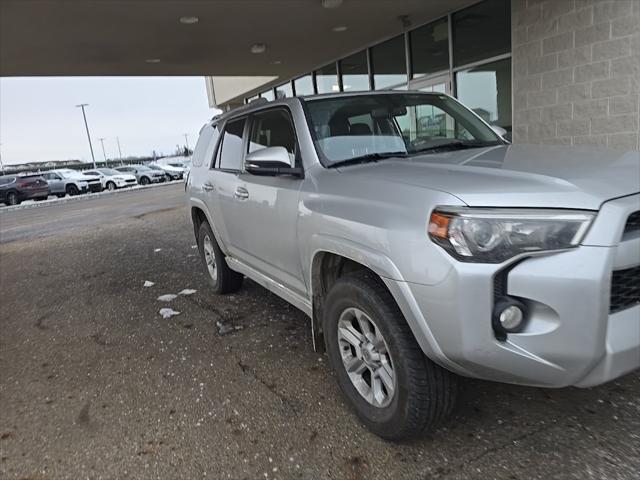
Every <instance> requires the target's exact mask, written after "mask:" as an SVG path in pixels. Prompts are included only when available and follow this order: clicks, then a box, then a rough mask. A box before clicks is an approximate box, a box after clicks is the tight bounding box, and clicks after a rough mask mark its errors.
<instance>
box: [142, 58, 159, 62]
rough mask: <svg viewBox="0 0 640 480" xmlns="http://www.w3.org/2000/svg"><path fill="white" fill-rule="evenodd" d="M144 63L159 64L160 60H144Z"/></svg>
mask: <svg viewBox="0 0 640 480" xmlns="http://www.w3.org/2000/svg"><path fill="white" fill-rule="evenodd" d="M145 62H147V63H160V59H159V58H147V59H146V60H145Z"/></svg>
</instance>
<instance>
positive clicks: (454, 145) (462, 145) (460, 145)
mask: <svg viewBox="0 0 640 480" xmlns="http://www.w3.org/2000/svg"><path fill="white" fill-rule="evenodd" d="M496 145H501V144H500V143H499V142H450V143H443V144H441V145H434V146H432V147H426V148H420V149H418V150H412V151H411V152H410V153H411V155H415V154H418V153H426V152H439V151H445V152H446V151H448V150H465V149H467V148H482V147H495V146H496Z"/></svg>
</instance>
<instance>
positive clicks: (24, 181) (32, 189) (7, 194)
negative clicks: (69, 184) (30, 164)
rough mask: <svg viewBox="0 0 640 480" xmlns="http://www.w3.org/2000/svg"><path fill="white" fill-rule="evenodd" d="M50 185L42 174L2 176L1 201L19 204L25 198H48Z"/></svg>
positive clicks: (0, 186)
mask: <svg viewBox="0 0 640 480" xmlns="http://www.w3.org/2000/svg"><path fill="white" fill-rule="evenodd" d="M49 193H50V190H49V185H48V184H47V181H46V180H45V179H44V178H43V177H42V175H39V174H38V175H6V176H2V177H0V202H2V203H6V204H7V205H19V204H20V202H23V201H24V200H46V199H47V198H48V197H49Z"/></svg>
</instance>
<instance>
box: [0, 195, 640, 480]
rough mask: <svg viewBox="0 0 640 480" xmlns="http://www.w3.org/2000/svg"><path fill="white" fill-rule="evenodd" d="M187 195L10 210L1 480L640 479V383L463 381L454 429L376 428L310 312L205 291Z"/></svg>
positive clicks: (0, 386) (0, 235)
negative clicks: (398, 437)
mask: <svg viewBox="0 0 640 480" xmlns="http://www.w3.org/2000/svg"><path fill="white" fill-rule="evenodd" d="M183 189H184V186H183V185H182V184H172V185H167V186H162V187H158V188H152V189H144V190H137V191H128V192H122V193H118V194H114V195H109V196H105V197H101V198H99V199H98V198H94V199H91V198H87V199H84V200H82V201H74V202H70V203H66V204H61V205H49V206H43V207H41V208H30V209H24V210H15V211H6V212H1V213H0V286H1V289H0V295H1V297H0V298H1V299H2V300H1V302H0V332H1V335H0V407H1V408H0V451H1V454H0V455H1V458H0V473H1V475H0V476H1V477H2V478H11V479H23V480H26V479H31V480H35V479H54V478H56V479H57V478H74V479H80V478H91V479H93V478H104V479H116V478H176V479H177V478H187V479H194V478H215V479H217V478H220V479H222V478H231V479H258V478H280V479H354V480H355V479H365V478H378V479H405V478H406V479H471V478H484V479H533V478H539V479H556V478H557V479H565V478H575V479H585V478H593V479H632V478H637V472H638V471H640V374H638V373H637V372H636V373H634V374H631V375H628V376H626V377H624V378H622V379H620V380H619V381H616V382H613V383H611V384H608V385H605V386H602V387H599V388H595V389H587V390H580V389H562V390H543V389H534V388H525V387H516V386H509V385H500V384H493V383H489V382H481V381H471V380H465V381H463V382H462V390H461V394H460V399H459V402H458V407H457V409H456V411H455V414H454V416H453V418H452V419H451V420H450V421H449V422H448V423H447V424H446V425H444V426H443V427H441V428H440V429H439V430H437V431H435V432H432V433H430V434H428V435H425V436H424V437H423V438H421V439H419V440H415V441H412V442H410V443H405V444H390V443H386V442H384V441H382V440H380V439H379V438H377V437H375V436H373V435H372V434H370V433H368V432H367V431H366V430H365V429H364V428H363V427H362V425H361V424H360V423H359V422H358V421H357V419H356V418H355V417H354V416H352V414H351V413H350V412H349V411H348V410H347V408H346V407H345V405H344V403H343V401H342V399H341V397H340V392H339V390H338V388H337V385H336V384H335V382H334V379H333V375H332V373H331V372H330V371H329V369H328V367H327V362H326V358H324V357H323V356H321V355H318V354H316V353H314V352H313V349H312V346H311V341H310V332H309V330H310V326H309V321H308V319H307V318H306V317H305V315H304V314H302V313H301V312H299V311H297V310H296V309H295V308H294V307H291V306H289V305H288V304H287V303H285V302H284V301H282V300H280V299H279V298H278V297H276V296H275V295H272V294H271V293H269V292H267V291H266V290H264V289H263V288H261V287H259V286H258V285H256V284H255V283H253V282H251V281H246V282H245V284H244V287H243V288H242V289H241V291H240V292H239V293H238V294H235V295H231V296H222V297H218V296H214V295H212V294H210V293H209V292H208V289H207V282H206V278H205V275H204V272H203V269H202V268H201V266H200V260H199V258H198V251H197V249H195V247H194V245H195V242H194V238H193V230H192V228H191V224H190V218H189V214H188V210H187V207H186V205H185V203H184V196H183ZM145 281H149V282H154V285H153V286H151V287H144V286H143V285H144V283H145ZM183 289H192V290H196V292H195V293H193V294H191V295H178V297H177V298H176V299H175V300H173V301H171V302H169V303H163V302H160V301H158V300H157V297H159V296H160V295H163V294H168V293H172V294H177V293H178V292H180V291H182V290H183ZM163 307H171V308H173V309H174V310H176V311H179V312H180V314H179V315H177V316H174V317H171V318H169V319H163V318H162V317H161V316H160V315H159V309H160V308H163ZM634 472H635V473H634Z"/></svg>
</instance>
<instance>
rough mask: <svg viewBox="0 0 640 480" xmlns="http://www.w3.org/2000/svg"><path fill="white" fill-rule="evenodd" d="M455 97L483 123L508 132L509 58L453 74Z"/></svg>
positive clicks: (509, 114) (509, 120)
mask: <svg viewBox="0 0 640 480" xmlns="http://www.w3.org/2000/svg"><path fill="white" fill-rule="evenodd" d="M456 84H457V88H458V98H459V99H460V101H461V102H462V103H464V104H465V105H466V106H467V107H469V108H470V109H471V110H473V111H474V112H476V113H477V114H478V115H479V116H480V117H481V118H482V119H483V120H484V121H485V122H487V123H489V124H491V125H498V126H500V127H502V128H504V129H505V130H507V132H511V59H509V58H507V59H505V60H500V61H498V62H492V63H488V64H486V65H481V66H479V67H475V68H470V69H469V70H462V71H460V72H458V73H457V74H456Z"/></svg>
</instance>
